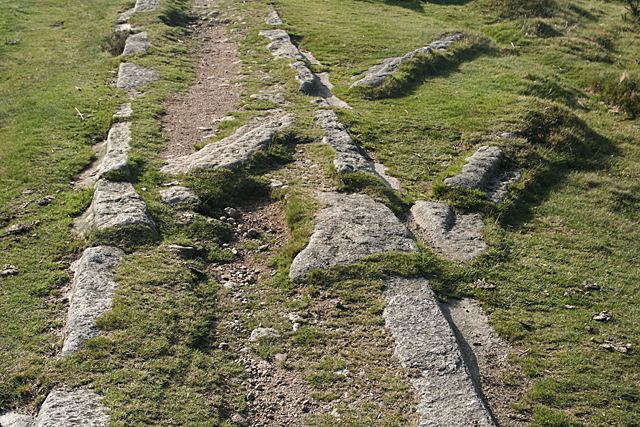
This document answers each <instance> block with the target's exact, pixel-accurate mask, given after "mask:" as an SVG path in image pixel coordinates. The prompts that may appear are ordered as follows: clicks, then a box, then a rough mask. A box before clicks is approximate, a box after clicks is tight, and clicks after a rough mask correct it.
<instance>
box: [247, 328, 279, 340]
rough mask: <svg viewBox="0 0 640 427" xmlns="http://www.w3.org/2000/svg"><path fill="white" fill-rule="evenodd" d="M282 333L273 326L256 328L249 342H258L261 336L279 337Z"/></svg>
mask: <svg viewBox="0 0 640 427" xmlns="http://www.w3.org/2000/svg"><path fill="white" fill-rule="evenodd" d="M279 336H280V334H279V333H278V331H276V330H275V329H273V328H256V329H254V330H253V331H251V337H249V342H256V341H258V340H259V339H261V338H277V337H279Z"/></svg>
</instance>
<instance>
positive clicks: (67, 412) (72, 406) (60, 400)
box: [35, 389, 109, 427]
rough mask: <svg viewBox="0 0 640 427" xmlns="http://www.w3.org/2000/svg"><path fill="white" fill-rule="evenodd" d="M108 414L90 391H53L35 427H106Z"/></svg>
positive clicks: (99, 399) (44, 404) (100, 401)
mask: <svg viewBox="0 0 640 427" xmlns="http://www.w3.org/2000/svg"><path fill="white" fill-rule="evenodd" d="M108 425H109V413H108V411H107V408H106V407H104V406H103V405H102V398H101V397H100V396H98V395H97V394H96V393H94V392H93V391H91V390H87V389H78V390H74V391H66V390H61V389H57V390H53V391H52V392H51V393H49V395H48V396H47V398H46V399H45V401H44V403H43V404H42V407H41V408H40V413H39V414H38V418H37V419H36V422H35V427H71V426H72V427H107V426H108Z"/></svg>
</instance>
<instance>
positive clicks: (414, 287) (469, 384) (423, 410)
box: [384, 277, 495, 427]
mask: <svg viewBox="0 0 640 427" xmlns="http://www.w3.org/2000/svg"><path fill="white" fill-rule="evenodd" d="M384 296H385V299H386V307H385V309H384V318H385V324H386V327H387V329H388V330H389V331H391V333H392V335H393V336H394V338H395V341H396V344H395V352H394V354H395V356H396V357H397V358H398V359H399V361H400V363H401V364H402V366H403V367H404V368H405V369H407V370H409V371H411V372H412V373H413V374H412V376H411V379H410V382H411V385H412V386H413V388H414V390H415V392H416V395H417V397H418V402H419V403H418V413H419V414H420V417H421V420H420V423H419V425H420V426H421V427H436V426H438V427H441V426H448V427H449V426H450V427H458V426H459V427H466V426H494V425H495V424H494V422H493V420H492V418H491V415H490V414H489V411H488V410H487V408H486V406H485V404H484V402H483V401H482V399H481V398H480V397H479V396H478V393H477V391H476V387H475V385H474V383H473V381H472V379H471V375H470V372H469V370H468V368H467V366H466V365H465V362H464V360H463V358H462V354H461V352H460V350H459V347H458V343H457V341H456V338H455V336H454V334H453V330H452V329H451V326H450V325H449V323H448V322H447V320H446V318H445V317H444V315H443V314H442V311H441V309H440V306H439V305H438V302H437V299H436V296H435V294H434V293H433V291H432V290H431V287H430V286H429V282H428V281H427V280H426V279H423V278H412V279H407V278H399V277H394V278H389V279H387V280H386V281H385V292H384Z"/></svg>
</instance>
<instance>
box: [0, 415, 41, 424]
mask: <svg viewBox="0 0 640 427" xmlns="http://www.w3.org/2000/svg"><path fill="white" fill-rule="evenodd" d="M33 423H34V419H33V417H32V416H31V415H24V414H18V413H17V412H8V413H6V414H4V415H2V416H0V426H2V427H33Z"/></svg>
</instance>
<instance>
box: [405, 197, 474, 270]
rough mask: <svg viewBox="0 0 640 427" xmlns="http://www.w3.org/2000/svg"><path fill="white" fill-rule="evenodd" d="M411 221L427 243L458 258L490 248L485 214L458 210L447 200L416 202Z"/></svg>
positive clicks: (465, 259) (472, 257) (452, 257)
mask: <svg viewBox="0 0 640 427" xmlns="http://www.w3.org/2000/svg"><path fill="white" fill-rule="evenodd" d="M411 225H412V228H413V229H414V232H415V234H416V236H417V237H418V238H420V239H421V240H422V241H423V242H424V243H425V244H426V245H428V246H431V247H433V248H434V249H436V250H437V251H439V252H441V253H442V254H444V255H445V256H447V257H448V258H451V259H454V260H457V261H463V262H467V261H471V260H472V259H474V258H475V257H477V256H478V255H480V254H481V253H482V252H484V251H485V250H486V249H487V245H486V243H485V242H484V239H483V237H482V230H483V228H484V223H483V222H482V217H481V216H480V215H479V214H460V213H456V212H455V211H454V210H453V208H452V207H451V206H449V205H447V204H446V203H436V202H427V201H424V200H420V201H418V202H416V204H415V205H413V207H412V208H411Z"/></svg>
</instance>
